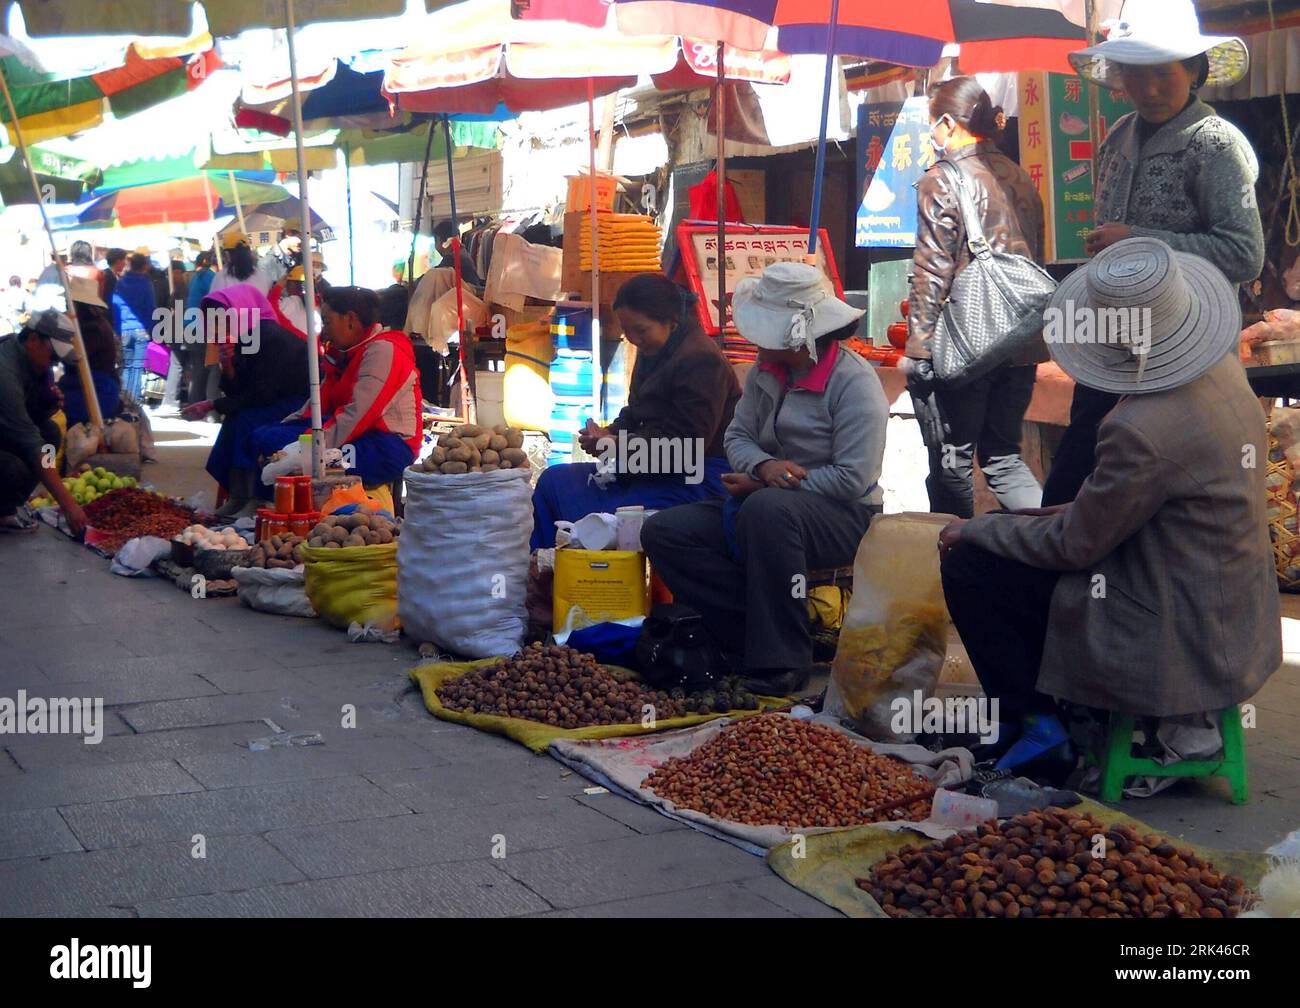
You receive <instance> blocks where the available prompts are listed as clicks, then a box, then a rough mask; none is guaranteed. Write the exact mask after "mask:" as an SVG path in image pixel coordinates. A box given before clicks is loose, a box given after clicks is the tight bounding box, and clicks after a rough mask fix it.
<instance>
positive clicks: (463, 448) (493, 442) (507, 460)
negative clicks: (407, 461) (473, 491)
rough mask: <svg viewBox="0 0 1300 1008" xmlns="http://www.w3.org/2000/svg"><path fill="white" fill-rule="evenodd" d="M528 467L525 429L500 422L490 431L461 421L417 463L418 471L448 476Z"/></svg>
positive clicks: (416, 468) (439, 439)
mask: <svg viewBox="0 0 1300 1008" xmlns="http://www.w3.org/2000/svg"><path fill="white" fill-rule="evenodd" d="M527 468H528V456H527V455H525V454H524V432H523V431H521V430H516V429H515V428H513V427H507V426H506V425H505V424H497V425H496V426H495V427H493V428H492V429H491V430H489V429H488V428H486V427H479V426H478V425H477V424H462V425H461V426H459V427H457V428H456V429H455V430H453V431H452V432H451V433H450V434H443V435H441V436H440V437H439V438H438V443H437V444H436V445H434V448H433V451H432V452H430V453H429V457H428V458H426V459H425V460H424V461H423V462H421V463H419V464H418V465H416V466H414V469H415V471H416V472H426V473H442V474H444V475H447V476H455V475H459V474H460V473H466V472H495V471H496V470H498V469H527Z"/></svg>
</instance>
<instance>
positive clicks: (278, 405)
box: [185, 284, 308, 518]
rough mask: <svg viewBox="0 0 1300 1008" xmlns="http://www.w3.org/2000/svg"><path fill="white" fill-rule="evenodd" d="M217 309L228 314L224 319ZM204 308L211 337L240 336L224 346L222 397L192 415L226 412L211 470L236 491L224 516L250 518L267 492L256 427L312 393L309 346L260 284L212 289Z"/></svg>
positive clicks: (270, 421) (222, 511)
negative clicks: (282, 319)
mask: <svg viewBox="0 0 1300 1008" xmlns="http://www.w3.org/2000/svg"><path fill="white" fill-rule="evenodd" d="M216 312H222V313H224V319H223V320H222V323H221V324H220V325H217V324H216ZM203 313H204V319H205V326H206V329H207V332H208V338H209V342H211V341H212V340H213V339H214V338H215V336H214V334H215V333H220V332H222V331H223V330H224V332H226V333H227V334H233V340H232V341H231V342H229V343H228V344H226V345H224V346H223V347H220V348H219V349H223V350H229V352H222V353H221V354H220V356H221V371H222V374H221V396H220V397H219V398H217V399H215V400H211V401H206V402H200V403H195V404H194V405H193V406H190V407H188V408H187V409H186V410H185V415H186V416H187V417H189V418H191V419H192V418H196V417H202V416H206V415H207V414H208V413H209V412H213V411H214V412H217V413H220V414H221V415H222V417H223V418H224V419H223V420H222V422H221V432H220V433H219V434H218V435H217V440H216V443H215V444H214V445H213V446H212V451H211V452H209V453H208V464H207V467H206V468H207V470H208V473H209V474H210V475H211V476H212V478H213V479H215V480H216V481H217V483H218V484H220V485H221V486H222V487H224V488H225V489H226V490H227V492H228V493H229V494H230V499H229V500H228V501H227V502H226V504H225V505H224V506H223V507H222V508H221V509H220V510H219V511H218V512H217V514H218V515H220V516H221V517H223V518H235V517H243V516H245V515H248V514H251V513H252V512H253V510H255V509H256V507H257V506H258V505H257V501H258V498H259V497H260V496H261V483H260V480H259V478H258V469H259V465H258V456H257V450H256V449H255V448H254V446H253V432H254V431H256V430H257V429H258V428H259V427H264V426H266V425H267V424H274V423H279V422H280V421H281V420H282V419H284V417H286V416H287V415H288V414H290V413H292V412H293V411H294V410H296V409H298V408H299V407H300V406H301V405H302V403H303V400H304V399H306V398H307V395H308V388H307V344H306V343H304V342H303V341H302V340H301V339H299V338H298V337H297V336H296V335H295V334H294V333H291V332H290V331H289V330H288V329H285V328H284V327H283V326H281V325H279V324H278V323H277V322H275V314H274V312H273V311H272V309H271V304H270V302H269V301H267V300H266V297H265V295H263V294H262V292H261V291H259V290H258V289H257V288H256V287H254V286H253V285H252V284H236V285H235V286H233V287H226V288H224V289H222V290H220V291H217V292H216V293H215V294H209V295H208V296H207V297H206V298H204V299H203ZM250 323H251V324H252V325H255V326H257V333H256V335H255V337H254V334H252V333H250V332H248V331H247V327H248V325H249V324H250Z"/></svg>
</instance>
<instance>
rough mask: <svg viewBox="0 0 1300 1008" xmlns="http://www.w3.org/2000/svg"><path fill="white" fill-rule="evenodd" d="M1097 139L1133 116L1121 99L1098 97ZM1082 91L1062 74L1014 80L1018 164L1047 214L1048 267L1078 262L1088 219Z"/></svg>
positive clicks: (1088, 150)
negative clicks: (1128, 115)
mask: <svg viewBox="0 0 1300 1008" xmlns="http://www.w3.org/2000/svg"><path fill="white" fill-rule="evenodd" d="M1098 99H1099V111H1100V120H1101V121H1100V127H1101V139H1103V140H1104V139H1105V137H1106V132H1107V129H1108V127H1109V126H1110V125H1113V124H1114V123H1115V121H1116V120H1118V119H1119V117H1120V116H1122V115H1124V114H1125V113H1127V112H1131V111H1132V110H1133V106H1132V105H1131V104H1130V103H1129V102H1128V100H1127V99H1126V98H1125V97H1124V96H1123V95H1118V94H1116V93H1115V92H1111V91H1107V90H1104V89H1102V90H1100V91H1099V92H1098ZM1088 101H1089V95H1088V88H1087V87H1086V86H1084V85H1083V83H1082V81H1080V80H1079V78H1077V77H1071V76H1068V75H1066V74H1042V73H1032V74H1030V73H1026V74H1021V75H1020V163H1021V166H1022V167H1023V168H1024V169H1025V171H1027V172H1028V173H1029V177H1030V178H1031V179H1033V181H1034V185H1035V186H1037V187H1038V194H1039V195H1040V196H1041V197H1042V199H1043V206H1044V208H1045V210H1046V212H1047V235H1046V238H1047V245H1046V250H1047V251H1046V256H1047V261H1048V262H1080V261H1082V260H1083V259H1084V258H1085V254H1084V239H1085V238H1086V237H1087V234H1088V232H1089V231H1091V230H1092V229H1093V228H1094V227H1095V226H1096V222H1095V221H1094V220H1093V214H1092V191H1093V183H1094V179H1093V177H1092V138H1091V136H1090V133H1089V129H1088V116H1089V108H1088Z"/></svg>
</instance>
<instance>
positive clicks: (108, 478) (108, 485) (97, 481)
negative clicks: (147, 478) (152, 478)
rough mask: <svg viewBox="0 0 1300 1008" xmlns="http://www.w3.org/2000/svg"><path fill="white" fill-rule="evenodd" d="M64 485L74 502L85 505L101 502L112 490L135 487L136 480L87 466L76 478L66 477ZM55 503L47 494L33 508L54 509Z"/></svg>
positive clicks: (101, 467) (97, 467)
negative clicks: (100, 499) (96, 501)
mask: <svg viewBox="0 0 1300 1008" xmlns="http://www.w3.org/2000/svg"><path fill="white" fill-rule="evenodd" d="M63 485H64V486H66V487H67V488H68V492H69V493H70V494H72V497H73V500H75V501H76V502H77V503H78V504H82V505H85V504H89V503H90V502H91V501H95V500H99V498H100V497H102V496H104V494H106V493H108V492H109V491H110V490H121V489H123V488H124V487H134V486H135V485H136V479H135V477H134V476H117V475H115V474H113V473H111V472H109V471H108V470H107V469H105V468H104V467H103V466H96V467H95V468H94V469H91V468H90V467H89V466H85V467H83V469H82V471H81V472H79V473H77V475H76V476H74V477H71V478H68V477H64V480H63ZM54 503H55V501H54V498H53V497H51V496H50V495H49V494H46V495H44V496H42V497H37V498H36V499H35V500H34V501H32V507H53V506H54Z"/></svg>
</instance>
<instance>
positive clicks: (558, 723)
mask: <svg viewBox="0 0 1300 1008" xmlns="http://www.w3.org/2000/svg"><path fill="white" fill-rule="evenodd" d="M436 692H437V694H438V699H439V700H441V701H442V704H443V706H444V707H446V708H447V709H448V710H454V711H466V712H469V713H476V714H496V715H499V716H501V717H513V718H525V719H526V720H529V721H539V722H541V723H542V724H549V725H554V726H555V727H557V728H585V727H588V726H590V725H603V724H635V723H639V722H640V721H641V720H642V717H643V715H644V712H645V706H646V705H647V704H649V705H650V706H652V707H653V708H654V713H653V717H654V718H655V720H659V721H665V720H668V719H669V718H676V717H683V716H685V714H686V713H687V708H686V702H685V701H683V700H674V699H673V698H672V697H670V696H669V695H668V694H667V693H662V692H659V691H656V690H651V689H647V688H646V687H645V686H642V685H641V684H639V683H636V682H625V681H623V680H621V679H619V678H618V677H617V676H615V675H614V674H613V673H612V672H610V671H609V670H608V669H606V668H603V667H602V666H601V665H600V664H599V663H598V662H597V661H596V659H595V658H594V657H593V656H591V655H589V654H583V653H582V652H581V651H575V650H574V649H573V648H569V647H556V646H551V647H543V646H542V645H540V644H530V645H529V646H528V647H526V648H524V649H523V651H521V652H520V653H519V654H518V655H516V656H515V657H513V658H502V659H501V660H500V661H498V662H495V663H493V664H491V665H485V666H483V667H481V668H477V669H472V670H471V671H469V672H467V673H465V674H464V675H463V676H459V677H457V678H455V679H451V680H448V681H447V682H445V683H443V684H442V685H441V686H439V687H438V689H437V691H436Z"/></svg>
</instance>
